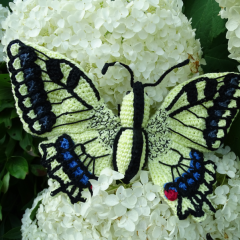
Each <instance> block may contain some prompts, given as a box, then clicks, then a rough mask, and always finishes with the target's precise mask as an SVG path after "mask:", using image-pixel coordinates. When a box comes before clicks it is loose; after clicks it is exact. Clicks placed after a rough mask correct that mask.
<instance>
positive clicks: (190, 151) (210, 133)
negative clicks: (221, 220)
mask: <svg viewBox="0 0 240 240" xmlns="http://www.w3.org/2000/svg"><path fill="white" fill-rule="evenodd" d="M239 83H240V75H239V74H235V73H219V74H206V75H202V76H200V77H197V78H194V79H191V80H189V81H186V82H184V83H182V84H180V85H178V86H177V87H175V88H174V89H173V90H172V91H171V92H170V93H169V94H168V96H167V97H166V99H165V100H164V102H163V104H162V106H161V108H160V109H159V110H158V111H157V112H156V114H155V115H154V116H153V117H152V118H151V119H150V120H149V123H148V126H147V132H148V138H149V145H150V146H153V147H151V148H149V160H148V166H149V170H150V173H151V176H152V178H153V181H154V183H155V184H158V185H160V186H161V187H162V189H161V192H160V193H161V195H162V196H163V197H165V199H166V201H167V202H168V204H169V205H170V206H171V207H172V209H173V211H174V212H175V213H176V214H177V215H178V217H179V218H180V219H184V218H186V217H187V216H188V215H189V214H191V215H192V216H193V217H194V218H195V219H196V220H197V221H202V220H203V219H204V218H205V217H206V214H205V211H209V210H210V211H214V208H213V206H212V204H211V201H210V198H209V197H210V196H211V193H212V184H213V183H214V182H215V168H216V167H215V165H214V164H213V162H211V161H210V160H208V159H205V158H204V155H203V153H204V152H208V151H211V150H216V149H217V148H219V147H220V145H221V144H222V142H223V140H224V138H225V136H226V135H227V133H228V131H229V128H230V126H231V123H232V121H233V120H234V118H235V116H236V114H237V113H238V109H239V104H240V88H239ZM156 127H157V128H158V130H157V131H156V130H155V131H154V130H153V129H154V128H156Z"/></svg>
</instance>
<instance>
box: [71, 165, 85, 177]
mask: <svg viewBox="0 0 240 240" xmlns="http://www.w3.org/2000/svg"><path fill="white" fill-rule="evenodd" d="M82 173H83V170H82V169H81V168H80V167H78V168H77V169H76V171H75V172H73V174H74V175H75V177H77V176H79V175H81V174H82Z"/></svg>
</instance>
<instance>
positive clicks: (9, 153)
mask: <svg viewBox="0 0 240 240" xmlns="http://www.w3.org/2000/svg"><path fill="white" fill-rule="evenodd" d="M16 143H17V142H16V141H15V140H14V139H12V138H10V139H9V142H8V144H7V147H6V149H5V154H6V156H7V157H8V158H9V157H11V156H12V154H13V151H14V148H15V146H16Z"/></svg>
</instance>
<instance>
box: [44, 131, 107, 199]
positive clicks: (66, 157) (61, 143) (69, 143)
mask: <svg viewBox="0 0 240 240" xmlns="http://www.w3.org/2000/svg"><path fill="white" fill-rule="evenodd" d="M95 139H96V138H94V139H92V140H90V141H87V142H85V143H83V144H74V142H73V140H72V139H71V137H70V136H69V135H67V134H63V135H61V136H60V137H59V138H58V139H57V140H56V142H55V143H50V144H40V148H41V149H42V151H43V156H42V165H43V166H44V167H46V168H47V170H48V175H49V177H50V178H52V179H54V180H56V181H57V182H59V184H60V187H59V188H57V189H56V190H54V191H53V192H52V193H51V195H52V196H55V195H56V194H58V193H59V192H63V193H66V194H67V195H68V197H69V198H70V200H71V202H72V204H74V203H76V202H78V201H81V202H85V199H84V198H82V196H81V191H82V189H84V188H87V189H89V191H90V192H91V194H92V188H91V183H90V182H89V179H95V180H97V179H98V178H97V176H95V174H94V166H95V160H96V158H99V157H96V158H95V157H92V156H90V155H88V154H87V153H86V150H85V146H84V145H85V144H88V143H89V142H92V141H94V140H95ZM77 146H80V147H81V151H82V153H81V154H80V155H79V156H78V155H77V154H76V153H75V151H74V149H75V148H76V147H77ZM50 147H54V148H55V149H56V151H57V153H56V154H55V155H54V156H52V157H50V158H49V159H48V158H47V155H48V148H50ZM104 156H105V155H104ZM104 156H100V157H104ZM81 158H84V159H83V161H82V160H81ZM88 158H90V159H91V160H90V161H89V163H88V165H87V166H85V165H84V162H85V161H86V160H87V159H88ZM54 160H56V161H57V162H58V163H59V165H57V166H56V167H55V168H52V166H51V164H52V162H53V161H54ZM92 162H93V173H90V172H89V170H88V166H89V165H90V164H91V163H92ZM60 168H62V170H63V172H64V173H65V174H67V176H68V178H69V179H70V182H67V183H64V180H63V179H61V178H60V177H59V176H57V175H55V174H54V173H55V172H56V171H58V170H59V169H60ZM69 186H73V187H72V188H71V190H70V191H69V190H68V187H69ZM77 188H78V189H79V191H78V193H77V195H76V196H73V194H74V192H75V191H76V189H77Z"/></svg>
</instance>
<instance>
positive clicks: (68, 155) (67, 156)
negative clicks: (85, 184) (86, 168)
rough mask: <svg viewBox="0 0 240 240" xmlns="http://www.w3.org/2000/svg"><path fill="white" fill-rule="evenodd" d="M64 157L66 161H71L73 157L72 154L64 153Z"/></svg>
mask: <svg viewBox="0 0 240 240" xmlns="http://www.w3.org/2000/svg"><path fill="white" fill-rule="evenodd" d="M62 155H63V158H64V160H69V159H71V158H72V157H73V156H72V155H71V153H70V152H65V153H62ZM79 169H80V168H79Z"/></svg>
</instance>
